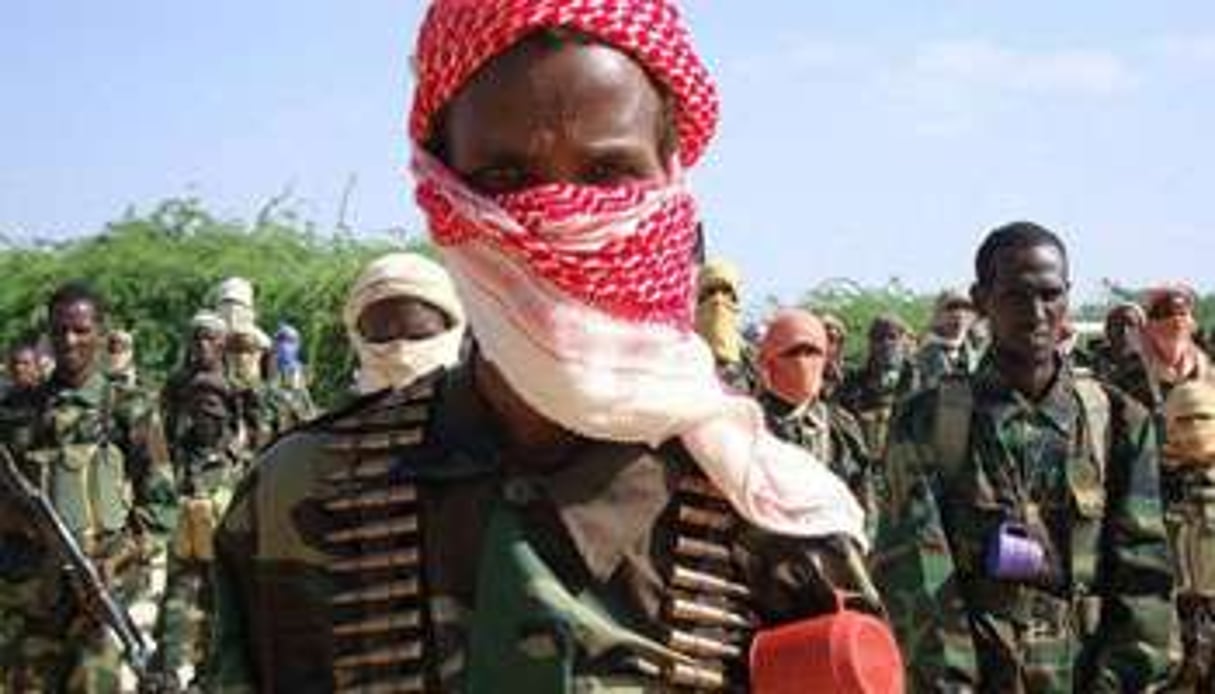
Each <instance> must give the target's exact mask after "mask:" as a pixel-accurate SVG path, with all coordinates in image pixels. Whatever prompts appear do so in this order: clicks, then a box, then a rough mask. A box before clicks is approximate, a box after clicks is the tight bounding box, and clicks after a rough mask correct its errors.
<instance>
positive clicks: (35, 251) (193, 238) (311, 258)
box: [0, 198, 1215, 406]
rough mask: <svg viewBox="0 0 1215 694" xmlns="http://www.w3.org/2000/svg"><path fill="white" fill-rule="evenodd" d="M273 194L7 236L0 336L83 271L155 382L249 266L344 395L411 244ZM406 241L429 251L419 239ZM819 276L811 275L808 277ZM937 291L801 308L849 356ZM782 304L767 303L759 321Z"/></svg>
mask: <svg viewBox="0 0 1215 694" xmlns="http://www.w3.org/2000/svg"><path fill="white" fill-rule="evenodd" d="M280 202H281V201H276V200H272V201H271V202H270V203H268V204H267V205H266V206H265V207H264V208H263V209H262V210H261V211H260V212H259V213H257V214H256V215H255V218H254V219H253V221H241V220H230V219H220V218H217V217H216V216H213V215H212V214H210V213H209V212H208V211H207V210H206V209H205V207H204V206H203V205H202V204H201V203H200V202H199V201H198V200H196V199H191V198H183V199H172V200H167V201H165V202H163V203H161V204H159V205H157V206H156V207H155V208H153V209H152V210H151V211H150V212H147V213H142V214H139V213H136V212H134V211H132V212H129V213H128V214H126V215H125V216H124V217H123V218H122V219H120V220H118V221H116V222H113V223H111V224H109V225H107V227H106V228H105V229H104V230H103V231H102V232H101V233H100V234H97V235H94V236H90V237H86V238H79V239H74V240H70V241H62V242H53V243H52V242H46V241H27V242H12V241H8V242H7V243H5V240H4V239H3V237H0V340H2V341H3V344H10V343H11V342H12V341H14V340H16V339H18V338H23V337H30V336H36V335H38V334H40V333H41V332H42V331H43V330H44V329H45V323H46V315H45V308H44V304H45V301H46V298H47V297H48V296H49V295H50V293H51V292H52V291H53V290H54V288H55V287H56V286H57V285H58V284H60V283H62V282H64V281H67V280H73V279H81V280H85V281H87V282H88V283H90V284H91V285H93V286H94V287H96V288H97V289H98V290H99V291H100V292H101V293H102V295H103V296H104V297H105V299H106V301H107V303H108V307H109V310H110V324H111V326H115V327H122V328H125V329H128V330H132V331H133V332H134V333H135V336H136V347H137V359H138V363H139V366H140V368H141V373H142V374H143V376H144V378H145V380H147V381H149V382H150V383H151V384H156V383H158V382H161V381H163V379H164V377H165V375H166V374H168V373H169V372H170V371H172V370H173V369H174V368H176V366H177V365H178V364H179V363H180V360H181V357H182V347H183V342H184V337H185V331H186V327H187V324H188V322H189V320H190V318H191V316H193V315H194V313H195V312H197V311H198V310H199V309H202V308H205V307H208V306H210V305H212V299H213V297H212V296H210V295H209V294H210V292H212V291H214V288H215V287H216V285H217V284H218V283H219V282H220V281H221V280H223V279H224V278H226V277H231V276H234V275H238V276H241V277H246V278H248V279H250V280H252V281H253V283H254V286H255V287H256V292H257V294H256V303H257V311H258V322H259V323H260V325H261V327H262V329H263V330H265V331H266V332H267V333H268V334H273V332H274V331H275V329H276V328H277V327H278V325H279V324H280V323H281V322H289V323H291V324H292V325H294V326H296V327H297V328H299V329H300V331H301V333H302V335H303V340H304V355H305V359H306V360H307V361H308V363H309V369H310V373H311V380H312V389H313V395H314V397H315V398H316V399H317V401H318V403H320V404H321V405H322V406H323V405H326V404H331V403H334V402H336V401H338V400H340V399H341V398H342V396H343V395H344V394H345V392H346V390H347V387H348V385H349V383H350V375H351V372H352V370H353V367H354V357H353V355H352V353H351V351H350V350H349V348H348V345H347V341H346V337H345V331H344V329H343V327H342V325H341V307H342V304H343V303H344V301H345V297H346V292H347V290H348V289H349V287H350V284H351V283H352V282H353V281H354V278H355V275H356V274H357V273H358V271H359V269H360V268H361V267H362V266H363V265H364V264H365V263H367V262H368V261H369V260H371V259H372V258H374V257H377V256H378V255H381V254H383V253H386V252H389V251H391V250H400V249H402V248H403V247H404V246H405V244H403V243H402V242H401V241H400V240H399V239H392V238H389V237H386V236H379V237H367V236H365V235H358V236H356V235H355V234H353V233H352V232H351V231H350V230H349V229H345V228H341V229H336V230H329V231H321V230H318V229H317V227H316V226H315V225H313V224H311V223H309V222H307V221H304V220H302V219H300V218H299V217H298V216H297V215H296V214H294V213H293V212H292V211H290V209H283V207H282V205H280V204H279V203H280ZM406 250H415V251H416V250H422V251H426V248H425V247H424V245H423V244H419V243H414V244H411V247H408V248H406ZM808 279H809V278H808ZM1135 295H1136V292H1135V291H1134V290H1133V289H1124V288H1119V287H1117V286H1114V285H1110V286H1109V287H1108V291H1107V296H1105V297H1099V298H1098V299H1097V300H1096V301H1094V302H1093V303H1090V304H1087V305H1085V306H1082V307H1080V308H1079V310H1078V311H1077V313H1078V316H1079V317H1080V318H1081V319H1083V320H1100V317H1101V315H1103V312H1104V310H1105V309H1106V308H1107V307H1108V305H1109V304H1110V303H1112V302H1113V301H1116V300H1119V299H1127V298H1130V299H1133V298H1134V297H1135ZM932 302H933V296H932V294H926V293H923V292H917V291H914V290H912V289H910V288H907V287H905V286H903V285H902V284H901V283H900V282H899V281H898V280H897V279H892V280H891V281H890V282H889V283H887V284H886V285H885V286H879V287H867V286H861V285H858V284H856V283H854V282H852V281H850V280H848V279H846V278H837V279H831V280H827V281H823V282H820V283H819V284H817V285H815V286H813V287H812V288H810V289H808V290H807V291H806V292H805V294H804V295H803V296H802V297H801V300H800V301H799V302H798V303H799V304H800V305H803V306H806V307H810V308H812V309H815V310H819V311H827V312H830V313H833V314H835V315H836V316H838V317H839V318H840V319H842V320H843V321H844V323H845V324H846V325H847V326H848V329H849V334H850V335H851V339H850V340H849V356H850V357H851V358H852V359H853V360H856V359H858V358H859V356H860V353H861V352H862V351H863V350H864V334H865V331H866V328H867V326H868V325H869V323H870V321H872V320H873V318H875V317H876V316H878V315H880V314H886V313H892V314H895V315H898V316H900V317H901V318H902V319H903V320H904V321H905V322H907V323H908V324H909V325H911V326H913V327H914V328H915V329H917V330H921V329H923V328H924V327H925V326H926V324H927V322H928V318H929V316H930V314H931V310H932ZM777 304H778V301H777V300H776V299H775V298H771V297H770V298H768V299H766V300H764V301H759V302H756V303H755V304H754V305H755V306H756V307H757V312H756V313H754V315H752V316H751V322H752V323H753V324H755V325H758V324H759V323H761V322H762V318H763V316H764V315H765V314H766V313H767V312H768V311H769V310H771V309H772V308H773V307H775V306H776V305H777ZM1212 317H1215V296H1209V297H1206V298H1204V300H1203V302H1202V305H1201V311H1200V318H1201V319H1202V322H1203V325H1208V324H1209V323H1208V320H1209V319H1211V318H1212Z"/></svg>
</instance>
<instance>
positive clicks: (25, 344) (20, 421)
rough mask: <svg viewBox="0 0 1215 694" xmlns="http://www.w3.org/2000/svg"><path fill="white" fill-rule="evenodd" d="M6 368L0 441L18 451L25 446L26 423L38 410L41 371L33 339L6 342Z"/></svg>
mask: <svg viewBox="0 0 1215 694" xmlns="http://www.w3.org/2000/svg"><path fill="white" fill-rule="evenodd" d="M7 368H8V378H9V385H8V389H7V390H5V391H4V395H3V396H2V397H0V445H6V446H8V447H9V449H10V450H13V451H17V452H20V451H23V450H25V449H26V448H28V447H29V443H30V441H29V437H30V433H31V432H30V424H31V423H32V422H33V417H34V413H35V412H37V410H38V386H40V385H41V384H42V373H41V369H40V367H39V364H38V344H37V342H35V341H33V340H23V341H19V342H16V343H14V344H13V345H12V346H10V347H9V350H8V360H7Z"/></svg>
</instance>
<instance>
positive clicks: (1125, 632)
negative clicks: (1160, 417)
mask: <svg viewBox="0 0 1215 694" xmlns="http://www.w3.org/2000/svg"><path fill="white" fill-rule="evenodd" d="M1153 436H1154V434H1153V430H1152V424H1151V421H1150V419H1149V417H1148V415H1147V413H1146V412H1144V410H1143V409H1142V408H1141V407H1140V406H1139V405H1138V404H1137V403H1134V402H1132V401H1131V400H1130V399H1129V398H1127V397H1125V396H1124V395H1122V394H1120V393H1119V392H1118V391H1116V390H1109V389H1106V388H1104V387H1102V386H1098V385H1097V384H1096V382H1095V381H1092V380H1081V379H1079V378H1077V377H1076V376H1074V375H1073V374H1072V373H1071V371H1070V369H1069V368H1068V367H1066V366H1064V367H1061V369H1060V372H1059V374H1058V376H1057V378H1056V380H1055V383H1054V385H1053V386H1052V387H1051V389H1050V391H1049V392H1048V393H1047V394H1046V395H1045V396H1044V398H1043V399H1042V400H1041V402H1039V403H1037V404H1036V405H1035V404H1032V403H1030V402H1028V401H1027V400H1026V399H1025V398H1023V397H1022V396H1021V395H1020V394H1018V393H1016V392H1015V391H1013V390H1012V389H1011V388H1009V387H1008V386H1006V385H1005V384H1004V383H1003V381H1002V379H1001V377H1000V375H999V374H998V373H997V371H996V369H995V367H994V364H993V363H992V362H991V361H990V360H986V361H984V363H983V364H982V366H980V369H979V371H978V372H977V373H976V375H975V376H973V377H972V378H971V379H969V381H967V380H962V379H947V380H946V381H945V382H943V383H942V385H941V386H940V387H939V388H937V389H933V390H929V391H924V392H922V393H920V394H919V395H917V396H915V397H914V398H912V399H911V400H910V401H908V402H907V403H906V405H905V407H904V408H901V409H900V412H899V415H898V417H897V419H896V422H895V424H894V427H893V429H892V433H891V441H890V451H889V459H888V461H887V472H888V475H889V479H890V483H891V488H890V490H889V493H890V500H889V504H890V509H891V510H890V511H889V512H886V511H885V510H884V511H883V514H882V516H881V519H880V527H879V529H878V538H877V543H876V548H875V556H874V558H873V567H874V574H875V576H878V577H879V578H880V585H881V587H882V588H883V596H884V597H885V599H886V601H887V604H888V606H889V608H890V613H891V615H892V616H893V618H894V621H895V623H896V627H897V630H898V633H899V639H900V642H901V645H902V647H903V650H904V654H905V658H906V661H907V663H908V665H909V682H910V684H911V690H912V691H917V692H919V691H959V690H978V691H984V692H1072V691H1075V692H1116V691H1136V692H1139V691H1144V690H1145V689H1146V688H1148V687H1149V686H1150V685H1152V684H1154V683H1158V682H1159V681H1160V679H1161V678H1162V676H1163V675H1164V674H1165V672H1166V670H1167V653H1166V650H1167V646H1168V641H1169V633H1170V629H1171V627H1172V623H1173V619H1172V610H1171V606H1170V590H1171V588H1172V572H1171V570H1170V565H1169V552H1168V545H1167V541H1166V538H1165V532H1164V525H1163V522H1162V518H1161V510H1160V503H1159V491H1158V486H1159V485H1158V471H1157V452H1156V447H1155V445H1154V441H1153ZM1097 442H1099V443H1097ZM1106 442H1108V446H1106V445H1105V444H1106ZM1098 446H1105V447H1104V448H1098ZM1006 521H1020V522H1023V523H1025V525H1026V527H1027V528H1029V529H1030V532H1031V534H1032V536H1033V537H1036V538H1037V540H1038V542H1039V545H1040V546H1042V547H1044V548H1046V566H1047V567H1048V568H1047V570H1046V572H1045V573H1044V574H1041V575H1039V576H1038V577H1037V578H1035V579H1033V580H1019V581H1013V580H1001V579H999V578H996V577H994V576H993V574H992V572H991V570H989V569H988V568H987V565H986V563H985V562H986V557H985V554H986V552H987V551H988V550H989V549H990V545H991V542H992V538H993V537H994V536H995V535H996V533H997V528H998V527H999V526H1000V525H1001V524H1002V523H1004V522H1006Z"/></svg>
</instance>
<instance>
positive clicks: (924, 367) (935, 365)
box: [914, 337, 978, 388]
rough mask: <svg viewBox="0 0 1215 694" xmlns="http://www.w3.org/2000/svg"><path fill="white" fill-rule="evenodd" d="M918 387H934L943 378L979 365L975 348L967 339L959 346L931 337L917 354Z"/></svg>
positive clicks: (964, 373)
mask: <svg viewBox="0 0 1215 694" xmlns="http://www.w3.org/2000/svg"><path fill="white" fill-rule="evenodd" d="M914 363H915V374H916V379H917V380H916V387H917V388H932V387H933V386H935V385H936V384H938V383H940V382H941V379H943V378H945V377H946V376H951V375H958V374H961V375H966V374H969V373H971V372H972V371H974V369H975V366H977V365H978V358H977V355H976V354H975V350H974V349H973V348H972V347H971V346H970V343H969V342H967V341H966V340H962V341H961V343H960V344H958V345H957V346H951V345H949V344H946V343H945V342H944V341H942V340H940V339H937V338H934V337H929V338H928V341H927V342H925V344H924V346H922V347H920V349H919V350H918V351H917V352H916V354H915V362H914Z"/></svg>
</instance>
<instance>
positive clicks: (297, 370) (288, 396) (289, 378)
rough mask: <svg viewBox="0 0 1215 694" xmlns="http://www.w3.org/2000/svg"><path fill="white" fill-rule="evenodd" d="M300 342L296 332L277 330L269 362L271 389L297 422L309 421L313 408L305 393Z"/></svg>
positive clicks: (287, 327)
mask: <svg viewBox="0 0 1215 694" xmlns="http://www.w3.org/2000/svg"><path fill="white" fill-rule="evenodd" d="M303 347H304V346H303V341H302V339H301V337H300V331H299V330H296V329H295V326H292V325H290V324H288V323H283V324H281V325H279V326H278V330H276V331H275V332H274V346H273V350H274V358H273V360H272V361H271V362H270V367H271V370H272V371H273V375H274V377H273V378H271V379H270V384H271V386H272V387H273V388H274V389H275V390H277V391H278V393H279V394H281V396H282V398H283V400H284V401H285V405H286V407H287V408H288V409H290V410H291V411H292V412H294V413H295V414H294V416H295V418H296V419H297V420H299V421H304V420H307V419H312V417H314V416H315V415H316V405H315V404H313V402H312V395H311V394H310V393H309V392H308V378H307V376H306V374H305V368H304V360H303V356H302V353H303Z"/></svg>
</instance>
